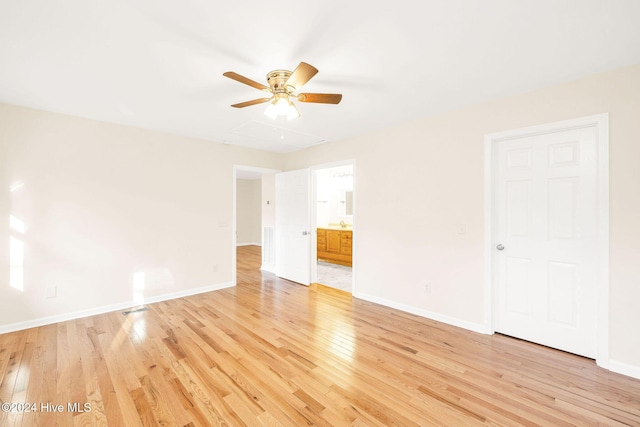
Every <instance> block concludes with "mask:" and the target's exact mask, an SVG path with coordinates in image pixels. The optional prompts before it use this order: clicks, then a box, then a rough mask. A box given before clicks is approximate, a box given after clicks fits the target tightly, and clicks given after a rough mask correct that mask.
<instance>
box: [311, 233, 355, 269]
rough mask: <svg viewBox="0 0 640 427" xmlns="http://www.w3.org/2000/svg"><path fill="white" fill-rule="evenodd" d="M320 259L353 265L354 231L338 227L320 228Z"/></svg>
mask: <svg viewBox="0 0 640 427" xmlns="http://www.w3.org/2000/svg"><path fill="white" fill-rule="evenodd" d="M317 233H318V239H317V240H318V260H320V261H324V262H330V263H334V264H341V265H347V266H351V263H352V261H351V260H352V257H351V251H352V240H353V232H352V231H351V230H345V229H342V228H338V227H335V228H333V227H330V228H318V230H317Z"/></svg>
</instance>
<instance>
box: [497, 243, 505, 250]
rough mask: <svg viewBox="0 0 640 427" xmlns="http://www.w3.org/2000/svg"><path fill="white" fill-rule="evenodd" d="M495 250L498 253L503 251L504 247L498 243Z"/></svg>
mask: <svg viewBox="0 0 640 427" xmlns="http://www.w3.org/2000/svg"><path fill="white" fill-rule="evenodd" d="M496 249H497V250H499V251H503V250H504V245H503V244H502V243H499V244H498V246H496Z"/></svg>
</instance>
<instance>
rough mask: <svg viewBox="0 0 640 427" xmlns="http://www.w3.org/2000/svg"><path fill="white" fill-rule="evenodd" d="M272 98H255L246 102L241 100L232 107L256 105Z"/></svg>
mask: <svg viewBox="0 0 640 427" xmlns="http://www.w3.org/2000/svg"><path fill="white" fill-rule="evenodd" d="M270 100H271V98H258V99H254V100H253V101H246V102H241V103H239V104H233V105H232V107H234V108H244V107H248V106H250V105H256V104H262V103H263V102H269V101H270Z"/></svg>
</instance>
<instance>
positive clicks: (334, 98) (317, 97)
mask: <svg viewBox="0 0 640 427" xmlns="http://www.w3.org/2000/svg"><path fill="white" fill-rule="evenodd" d="M341 100H342V94H339V93H301V94H300V95H298V101H300V102H317V103H319V104H339V103H340V101H341Z"/></svg>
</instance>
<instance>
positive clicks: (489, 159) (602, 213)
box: [484, 113, 609, 369]
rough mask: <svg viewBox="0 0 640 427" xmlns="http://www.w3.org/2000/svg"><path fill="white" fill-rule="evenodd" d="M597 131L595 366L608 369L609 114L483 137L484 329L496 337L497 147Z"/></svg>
mask: <svg viewBox="0 0 640 427" xmlns="http://www.w3.org/2000/svg"><path fill="white" fill-rule="evenodd" d="M589 127H593V128H595V130H596V135H597V139H596V145H597V146H596V155H597V158H596V169H597V177H596V180H597V183H596V188H597V195H596V199H597V216H598V222H597V227H598V233H597V239H598V242H597V246H598V248H597V251H598V265H597V267H596V268H597V269H598V275H597V276H598V277H597V280H596V283H597V284H596V287H597V289H596V298H597V300H598V301H597V310H596V318H597V337H596V340H597V352H596V354H597V355H596V363H597V365H598V366H601V367H603V368H605V369H608V368H609V114H608V113H604V114H596V115H592V116H586V117H580V118H576V119H570V120H563V121H558V122H553V123H546V124H542V125H538V126H530V127H525V128H519V129H512V130H507V131H504V132H497V133H491V134H487V135H485V137H484V272H485V273H484V276H485V277H484V295H485V300H484V325H485V329H486V332H487V333H488V334H493V333H495V318H496V310H497V309H498V304H497V297H498V293H497V286H498V283H497V278H498V271H497V253H496V251H495V245H496V244H497V240H496V236H497V232H498V229H497V219H496V217H497V178H498V172H497V171H498V169H497V152H498V150H497V144H498V143H499V142H504V141H509V140H513V139H520V138H523V137H529V136H537V135H544V134H548V133H555V132H562V131H566V130H572V129H579V128H589Z"/></svg>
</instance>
